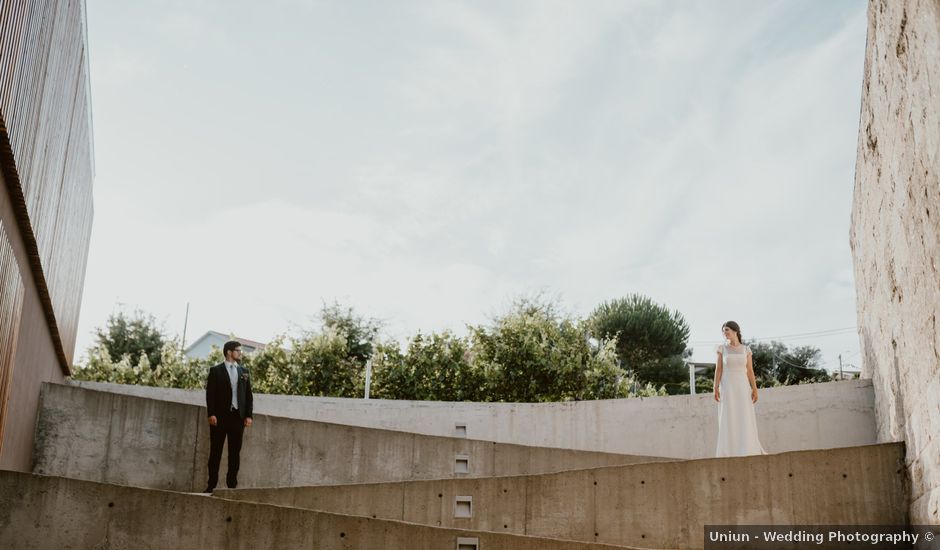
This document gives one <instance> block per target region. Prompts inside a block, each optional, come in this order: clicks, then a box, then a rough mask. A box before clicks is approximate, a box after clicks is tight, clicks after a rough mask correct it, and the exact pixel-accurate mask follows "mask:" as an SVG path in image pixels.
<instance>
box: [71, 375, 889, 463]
mask: <svg viewBox="0 0 940 550" xmlns="http://www.w3.org/2000/svg"><path fill="white" fill-rule="evenodd" d="M72 384H75V385H78V386H80V387H85V388H89V389H96V390H101V391H108V392H112V393H120V394H128V395H136V396H139V397H149V398H152V399H159V400H165V401H175V402H180V403H188V404H191V405H200V404H203V405H204V403H205V393H204V392H202V391H199V390H179V389H171V388H151V387H146V386H131V385H125V384H107V383H97V382H72ZM255 411H256V412H258V413H262V414H269V415H274V416H281V417H287V418H297V419H303V420H317V421H321V422H335V423H337V424H344V425H349V426H361V427H368V428H381V429H390V430H400V431H405V432H410V433H418V434H424V435H438V436H445V437H446V436H453V435H454V432H455V430H456V429H457V427H458V426H461V427H462V429H463V430H464V431H465V433H466V436H467V437H470V438H473V439H479V440H485V441H496V442H498V443H510V444H517V445H532V446H536V447H551V448H557V449H582V450H590V451H603V452H609V453H623V454H632V455H640V456H661V457H674V458H710V457H712V456H714V455H715V441H716V440H717V437H718V404H717V403H716V402H715V400H714V399H713V397H712V395H711V394H710V393H709V394H704V395H703V394H699V395H671V396H662V397H646V398H632V399H605V400H597V401H569V402H564V403H470V402H441V401H399V400H388V399H368V400H367V399H348V398H339V397H305V396H296V395H265V394H256V395H255ZM757 427H758V431H759V433H760V435H761V442H762V443H763V444H764V448H766V449H767V450H768V451H770V452H775V453H779V452H784V451H802V450H806V449H830V448H834V447H851V446H855V445H870V444H872V443H876V442H878V439H877V436H876V429H875V397H874V391H873V388H872V382H871V380H845V381H841V382H826V383H820V384H802V385H798V386H783V387H779V388H766V389H762V390H761V397H760V400H759V401H758V402H757ZM662 433H669V434H670V435H669V437H651V434H662Z"/></svg>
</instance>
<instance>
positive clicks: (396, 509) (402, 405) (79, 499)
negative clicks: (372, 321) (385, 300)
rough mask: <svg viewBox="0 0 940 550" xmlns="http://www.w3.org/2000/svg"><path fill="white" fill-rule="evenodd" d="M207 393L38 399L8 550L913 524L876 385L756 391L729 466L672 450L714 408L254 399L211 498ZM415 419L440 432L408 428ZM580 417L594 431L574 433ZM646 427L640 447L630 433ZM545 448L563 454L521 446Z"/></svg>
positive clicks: (661, 537) (691, 544)
mask: <svg viewBox="0 0 940 550" xmlns="http://www.w3.org/2000/svg"><path fill="white" fill-rule="evenodd" d="M200 397H201V394H200V392H183V391H180V390H163V389H154V388H137V387H120V386H115V385H102V384H97V385H94V384H81V385H46V386H44V387H43V390H42V396H41V407H40V413H39V420H38V424H37V430H36V438H35V450H34V468H33V473H32V474H25V473H13V472H2V473H0V496H2V500H0V547H4V548H7V547H9V548H20V547H23V548H94V547H102V548H131V547H133V548H140V547H154V548H156V547H163V548H165V547H167V546H169V547H202V548H228V547H245V548H249V547H250V548H253V549H254V548H259V547H261V548H293V547H306V548H317V549H321V548H363V549H366V548H368V549H370V550H372V549H378V548H389V549H411V548H428V549H430V548H441V549H444V548H446V549H455V548H456V549H458V550H471V549H473V548H476V549H483V548H485V549H487V550H489V549H493V548H519V549H527V548H548V549H555V548H558V549H563V548H564V549H567V548H615V547H616V548H622V547H634V548H702V547H703V543H704V541H703V526H704V525H707V524H826V523H828V524H894V525H897V524H905V523H907V510H908V494H907V491H908V489H907V483H908V481H907V480H906V478H905V469H904V449H903V446H902V445H901V444H899V443H888V444H873V443H874V430H875V428H874V418H873V414H872V413H871V411H872V401H873V397H872V396H871V387H870V385H867V386H866V385H865V384H860V383H858V382H845V383H843V382H840V383H828V384H816V385H807V386H798V387H790V388H779V389H770V390H765V391H764V392H763V393H762V398H761V403H762V404H765V407H766V408H765V409H764V410H761V409H760V408H759V409H758V414H759V417H760V418H762V419H763V424H762V425H761V426H760V429H761V435H762V440H763V441H764V443H765V446H766V447H768V448H769V450H770V451H771V452H774V453H775V454H771V455H767V456H754V457H739V458H722V459H715V458H701V457H698V456H696V455H702V454H706V453H705V451H704V450H703V449H702V446H703V443H701V441H702V439H701V438H699V437H697V436H696V437H687V438H686V444H687V450H686V451H685V452H683V453H677V452H675V450H676V449H677V448H679V447H677V442H676V438H677V437H678V438H680V441H679V443H681V438H682V437H685V436H686V435H688V434H689V433H690V432H691V431H692V430H695V429H698V430H701V429H702V427H701V426H702V422H703V421H702V420H701V419H700V418H699V416H701V415H700V414H698V411H699V409H700V408H703V407H706V406H708V405H709V403H708V401H707V400H708V399H710V396H689V397H663V398H648V399H644V400H640V399H635V400H634V399H630V400H613V401H602V402H587V403H573V404H568V403H565V404H550V405H548V406H546V405H545V404H447V403H415V402H389V401H384V402H382V401H380V402H369V401H363V400H326V399H322V398H296V397H295V398H286V397H283V396H258V397H257V398H256V412H257V413H261V414H256V416H255V423H254V425H253V426H252V427H251V428H250V429H249V430H248V431H247V432H246V438H245V443H244V446H243V451H242V470H241V473H240V475H239V481H240V488H239V489H237V490H217V491H216V492H215V494H214V495H213V496H211V497H208V496H202V495H192V494H187V493H188V492H193V491H198V490H200V489H202V487H204V485H205V476H206V474H205V464H206V460H207V455H208V432H207V426H206V421H205V410H204V408H203V407H201V406H200V401H199V398H200ZM767 404H769V406H767ZM711 405H713V403H712V404H711ZM343 406H346V407H347V408H348V409H349V410H348V411H346V412H337V411H339V410H340V409H342V408H343ZM644 406H646V407H648V409H649V411H651V412H650V415H647V416H644V410H645V409H644V408H643V407H644ZM670 406H672V407H673V410H674V413H675V414H674V416H673V417H672V418H671V419H670V418H669V415H668V414H667V413H668V411H669V409H670ZM317 407H321V408H322V409H326V410H327V413H324V412H323V411H322V410H321V411H320V412H316V409H317ZM409 407H412V408H413V410H411V409H409ZM787 409H789V412H790V414H786V412H787ZM625 411H626V413H631V415H628V416H621V418H619V419H618V418H614V419H613V421H612V420H611V419H609V418H603V420H601V417H606V416H608V415H618V414H619V415H623V414H625ZM711 411H712V413H714V407H713V406H712V407H711ZM264 413H267V414H264ZM272 413H280V415H277V414H272ZM421 415H423V416H425V417H427V418H428V419H429V421H428V425H429V426H431V427H430V428H425V429H424V430H423V431H425V432H431V433H417V432H416V430H415V428H416V427H417V420H416V419H417V418H418V417H420V416H421ZM540 415H541V416H540ZM813 415H816V416H822V417H823V418H821V419H815V420H814V421H812V422H808V421H807V418H808V417H810V416H813ZM288 416H295V417H301V418H290V417H288ZM326 416H329V417H330V418H331V419H332V420H345V421H347V422H350V423H354V424H356V425H349V424H343V423H338V422H324V421H322V419H323V418H324V417H326ZM543 417H544V418H543ZM311 418H314V419H311ZM316 418H319V419H320V420H317V419H316ZM442 419H443V420H442ZM468 419H469V420H468ZM522 419H530V420H528V421H529V422H532V423H533V424H536V423H539V425H540V426H541V427H538V428H536V427H534V426H533V428H532V429H530V430H526V429H525V425H524V424H521V422H520V421H521V420H522ZM830 421H831V422H830ZM501 422H502V423H508V424H512V425H511V426H508V427H504V428H498V425H499V424H500V423H501ZM585 422H594V423H595V428H594V431H596V432H597V433H594V434H589V435H585V434H583V433H579V432H581V431H584V430H586V429H587V428H586V427H585V426H583V425H582V424H583V423H585ZM708 422H712V423H714V422H715V418H714V414H711V415H710V417H709V420H708ZM793 422H797V423H799V424H802V426H803V430H802V431H801V430H799V429H798V428H797V426H795V425H793ZM831 423H835V425H836V426H835V428H833V427H831V426H830V424H831ZM618 424H619V425H620V426H626V425H629V426H631V427H630V428H622V429H619V428H616V426H617V425H618ZM644 424H645V425H646V426H647V427H648V430H647V431H646V432H645V436H644V437H642V438H637V437H633V436H629V437H624V436H623V435H622V434H623V432H627V433H632V432H633V431H636V430H637V429H638V428H637V426H642V425H644ZM840 424H841V425H843V427H844V429H843V430H842V433H841V435H840V436H839V437H836V438H833V437H832V436H831V434H832V433H834V432H835V431H838V426H839V425H840ZM612 426H613V427H612ZM664 426H665V427H668V429H667V428H664ZM389 428H398V429H389ZM773 429H777V430H778V431H777V432H772V431H771V430H773ZM441 432H446V435H445V434H442V433H441ZM468 434H473V435H475V436H477V437H479V435H477V434H484V435H490V436H493V437H492V439H491V440H486V439H484V438H480V439H472V438H468V437H466V435H468ZM677 434H678V435H677ZM631 437H632V439H631ZM494 439H499V441H495V440H494ZM833 439H835V442H836V443H835V444H832V442H833ZM545 441H551V442H553V443H555V445H554V446H539V445H532V444H531V443H533V442H545ZM769 441H774V443H773V444H769V443H768V442H769ZM586 442H587V443H591V442H593V443H592V444H595V447H597V448H593V447H592V448H585V447H586V444H587V443H586ZM522 443H529V444H522ZM704 444H705V445H708V443H707V442H705V443H704ZM614 450H616V452H615V451H614ZM640 451H642V452H640ZM660 451H672V452H670V453H668V454H667V453H666V452H663V453H661V454H660ZM224 469H225V465H224V463H223V466H222V471H223V472H224ZM60 517H61V518H64V521H63V522H62V523H56V521H57V519H56V518H60ZM50 529H51V530H52V531H54V532H55V536H50V535H49V531H50Z"/></svg>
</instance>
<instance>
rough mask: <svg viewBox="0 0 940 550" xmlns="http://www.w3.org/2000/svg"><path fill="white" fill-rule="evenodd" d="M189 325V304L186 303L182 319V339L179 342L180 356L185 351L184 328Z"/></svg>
mask: <svg viewBox="0 0 940 550" xmlns="http://www.w3.org/2000/svg"><path fill="white" fill-rule="evenodd" d="M188 325H189V302H186V317H184V318H183V339H182V341H180V354H182V353H183V351H184V350H185V349H186V327H187V326H188Z"/></svg>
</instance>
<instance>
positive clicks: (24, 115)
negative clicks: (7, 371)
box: [0, 0, 94, 367]
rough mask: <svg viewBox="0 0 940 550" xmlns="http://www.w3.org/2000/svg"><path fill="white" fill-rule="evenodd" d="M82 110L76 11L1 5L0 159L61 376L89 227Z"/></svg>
mask: <svg viewBox="0 0 940 550" xmlns="http://www.w3.org/2000/svg"><path fill="white" fill-rule="evenodd" d="M90 104H91V102H90V97H89V91H88V62H87V41H86V37H85V15H84V5H83V1H82V0H0V117H2V122H3V128H2V129H0V130H2V132H0V133H2V136H0V138H2V142H3V143H2V144H0V145H2V149H3V151H0V156H3V157H4V158H3V160H4V166H3V168H4V175H5V176H6V179H7V184H8V187H10V188H11V189H10V194H11V197H13V199H14V204H15V205H16V203H17V198H19V199H20V201H21V202H22V204H20V205H17V206H19V207H20V209H21V210H25V211H24V212H18V215H19V216H20V218H22V220H21V223H20V226H21V229H24V231H23V233H24V235H25V240H26V241H27V242H26V243H25V244H26V248H27V251H28V253H29V254H30V256H31V259H30V261H31V264H32V270H33V274H34V277H36V279H37V286H39V287H40V288H39V291H40V296H41V297H42V298H43V300H44V301H45V302H47V304H45V305H46V308H47V310H48V311H47V317H51V318H50V319H49V321H50V326H51V328H53V329H54V330H53V332H54V333H55V334H57V335H58V337H59V342H58V346H59V347H60V348H61V349H60V350H59V351H60V356H61V359H62V360H63V362H64V363H66V365H63V367H66V366H67V364H69V363H71V361H72V358H73V355H74V351H75V335H76V332H77V328H78V327H77V325H78V315H79V309H80V305H81V295H82V288H83V286H84V280H85V266H86V262H87V257H88V243H89V239H90V236H91V222H92V217H93V206H92V180H93V177H94V174H93V171H94V167H93V159H92V157H93V150H92V131H91V130H92V129H91V107H90ZM23 220H26V222H27V223H26V225H28V227H24V226H23V225H24V224H23V223H22V222H23ZM30 241H31V242H30ZM37 271H38V273H37Z"/></svg>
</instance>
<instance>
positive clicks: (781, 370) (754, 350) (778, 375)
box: [750, 342, 832, 387]
mask: <svg viewBox="0 0 940 550" xmlns="http://www.w3.org/2000/svg"><path fill="white" fill-rule="evenodd" d="M750 348H751V361H752V365H753V367H754V377H755V378H756V379H757V381H758V385H759V386H762V387H765V386H770V387H772V386H776V385H791V384H802V383H806V382H827V381H829V380H831V379H832V376H831V375H830V374H829V373H828V372H826V371H825V369H823V368H821V367H820V365H819V363H820V361H821V352H820V351H819V348H815V347H812V346H800V347H796V348H792V349H791V348H788V347H787V346H786V344H783V343H781V342H767V343H763V342H758V343H756V344H752V345H750Z"/></svg>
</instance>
